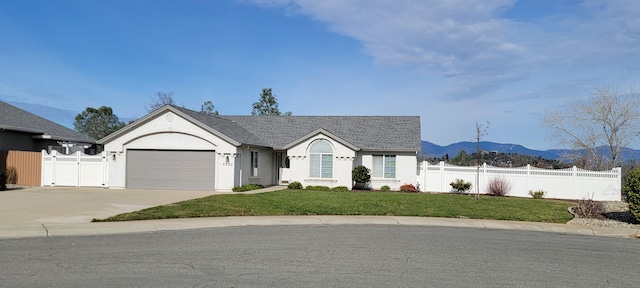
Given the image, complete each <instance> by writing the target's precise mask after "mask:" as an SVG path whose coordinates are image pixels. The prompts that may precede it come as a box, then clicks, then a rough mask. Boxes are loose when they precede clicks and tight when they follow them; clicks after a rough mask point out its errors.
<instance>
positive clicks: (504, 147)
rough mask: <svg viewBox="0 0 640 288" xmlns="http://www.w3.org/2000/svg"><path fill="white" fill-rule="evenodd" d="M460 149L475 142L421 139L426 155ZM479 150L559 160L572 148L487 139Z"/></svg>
mask: <svg viewBox="0 0 640 288" xmlns="http://www.w3.org/2000/svg"><path fill="white" fill-rule="evenodd" d="M599 149H600V150H601V151H602V153H604V154H607V152H608V151H607V149H606V147H604V146H603V147H600V148H599ZM461 150H464V151H465V152H467V153H469V154H472V153H475V152H476V143H475V142H467V141H465V142H458V143H453V144H449V145H447V146H440V145H436V144H433V143H431V142H429V141H422V153H421V154H423V155H425V156H426V157H436V158H440V157H443V156H444V155H446V154H449V157H450V158H452V157H455V156H456V155H457V154H458V153H459V152H460V151H461ZM480 150H482V151H489V152H493V151H495V152H498V153H506V154H509V153H511V154H519V155H529V156H534V157H542V158H544V159H549V160H559V159H560V156H562V154H565V153H567V152H571V151H572V150H568V149H549V150H545V151H541V150H534V149H529V148H527V147H524V146H522V145H518V144H503V143H495V142H489V141H481V142H480ZM621 158H622V159H621V160H622V161H626V160H636V161H637V160H640V150H634V149H626V150H625V151H624V152H623V153H622V154H621Z"/></svg>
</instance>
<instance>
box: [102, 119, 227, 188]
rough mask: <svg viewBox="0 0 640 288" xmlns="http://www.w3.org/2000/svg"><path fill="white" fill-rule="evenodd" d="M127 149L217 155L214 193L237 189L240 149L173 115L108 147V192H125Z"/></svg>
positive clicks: (144, 125) (149, 123)
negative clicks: (235, 180)
mask: <svg viewBox="0 0 640 288" xmlns="http://www.w3.org/2000/svg"><path fill="white" fill-rule="evenodd" d="M133 125H136V124H133ZM127 149H158V150H213V151H216V155H217V158H216V167H215V174H216V175H215V176H214V177H215V178H216V179H215V189H216V190H223V191H227V190H229V191H230V190H231V189H232V188H233V186H234V170H235V169H234V167H235V166H236V165H237V164H236V163H235V161H236V158H237V157H236V154H237V151H238V148H237V147H236V146H234V145H232V144H230V143H228V142H226V141H225V140H223V139H221V138H219V137H217V136H215V135H213V134H212V133H210V132H209V131H206V130H204V129H202V128H200V127H199V126H197V125H195V124H193V123H191V122H189V121H187V120H186V119H184V118H182V117H179V116H178V115H176V114H174V113H173V112H171V111H167V112H165V113H162V114H159V115H156V117H154V118H152V119H147V120H146V121H145V122H144V123H141V124H140V126H137V127H135V129H133V130H130V131H128V132H127V133H125V134H123V135H120V137H117V138H115V139H111V141H110V142H108V143H105V145H104V151H105V152H107V155H108V159H109V183H108V185H109V188H125V183H126V179H125V177H126V163H127V161H126V160H127V159H126V155H127V153H126V151H127ZM114 155H115V157H114ZM226 156H229V159H230V162H229V163H226V162H225V160H226Z"/></svg>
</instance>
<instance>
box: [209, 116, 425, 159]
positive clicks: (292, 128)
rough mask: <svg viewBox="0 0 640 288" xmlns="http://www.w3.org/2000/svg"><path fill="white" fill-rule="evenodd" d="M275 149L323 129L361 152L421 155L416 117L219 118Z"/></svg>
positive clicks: (418, 119) (417, 119)
mask: <svg viewBox="0 0 640 288" xmlns="http://www.w3.org/2000/svg"><path fill="white" fill-rule="evenodd" d="M220 117H222V118H225V119H229V120H232V121H234V122H236V123H238V124H239V125H240V126H242V127H244V128H245V129H247V130H248V131H250V132H251V133H253V134H254V135H257V136H258V137H260V138H261V139H262V140H263V141H264V142H265V143H268V145H269V146H270V147H273V148H274V149H280V148H283V147H285V146H287V145H288V144H290V143H293V142H296V141H298V140H299V139H301V138H303V137H305V136H306V135H307V134H309V133H310V132H313V131H316V130H318V129H324V130H326V131H328V132H330V133H332V134H333V135H335V136H337V137H340V138H341V139H342V140H344V141H347V142H348V143H350V144H352V145H354V146H356V147H359V148H360V149H362V150H403V151H420V145H421V140H420V117H419V116H258V115H253V116H220Z"/></svg>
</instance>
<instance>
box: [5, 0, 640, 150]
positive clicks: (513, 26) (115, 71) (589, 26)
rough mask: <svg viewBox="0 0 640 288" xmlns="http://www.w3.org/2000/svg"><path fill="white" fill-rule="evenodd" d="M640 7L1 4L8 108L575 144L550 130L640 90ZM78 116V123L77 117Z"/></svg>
mask: <svg viewBox="0 0 640 288" xmlns="http://www.w3.org/2000/svg"><path fill="white" fill-rule="evenodd" d="M638 15H640V1H636V0H629V1H614V0H587V1H555V0H539V1H533V0H531V1H514V0H478V1H473V0H466V1H463V0H451V1H427V0H413V1H412V0H396V1H386V0H384V1H383V0H323V1H315V0H308V1H304V0H242V1H241V0H219V1H204V0H202V1H190V0H182V1H166V0H154V1H151V0H148V1H142V0H128V1H117V0H114V1H97V0H95V1H90V0H78V1H64V0H59V1H44V0H41V1H33V0H6V1H1V2H0V39H2V41H1V42H0V43H2V44H1V45H0V100H2V101H8V102H11V103H13V104H14V105H15V104H16V103H18V104H20V105H22V106H23V107H30V108H33V107H36V106H34V105H40V107H41V108H42V106H44V107H47V108H54V109H60V110H53V111H58V112H60V111H61V110H63V112H64V111H66V112H67V113H66V114H65V113H63V112H60V113H59V115H66V116H64V117H66V118H64V117H63V118H64V119H62V118H60V117H62V116H60V117H58V118H56V117H53V116H52V118H56V119H55V121H58V122H60V123H63V124H65V125H67V126H72V124H71V123H72V122H73V119H72V118H73V115H75V114H77V113H80V112H81V111H82V110H84V109H85V108H86V107H99V106H102V105H106V106H110V107H112V108H113V109H114V112H115V113H116V114H117V115H118V116H119V117H120V118H123V119H133V118H139V117H142V116H144V115H145V114H146V110H145V105H148V104H150V103H151V102H152V98H153V97H154V95H155V94H156V92H159V91H164V92H173V93H174V99H175V100H176V101H177V102H178V104H180V105H184V106H185V107H187V108H192V109H194V110H199V109H200V106H201V105H202V103H203V102H205V101H207V100H211V101H212V102H213V103H214V105H215V107H216V109H217V110H218V111H219V112H220V113H221V114H229V115H247V114H250V112H251V104H252V103H253V102H256V101H257V100H258V98H259V94H260V92H261V89H262V88H266V87H270V88H272V89H273V91H274V94H275V95H276V97H277V99H278V101H279V103H280V110H281V111H283V112H284V111H291V112H292V113H293V114H294V115H418V116H421V119H422V139H423V140H427V141H431V142H434V143H436V144H440V145H446V144H450V143H453V142H459V141H471V140H472V139H473V138H474V130H475V123H476V122H479V123H485V122H486V121H489V122H490V123H491V125H490V128H489V130H488V132H489V134H488V135H487V136H486V137H485V140H487V141H494V142H501V143H517V144H522V145H525V146H527V147H529V148H534V149H550V148H559V147H558V145H557V143H556V142H555V141H553V139H549V137H548V135H549V134H550V133H548V131H546V130H545V129H544V128H543V127H542V126H541V125H540V120H541V117H542V115H543V114H544V111H545V109H554V108H555V107H558V106H559V105H562V104H565V103H567V102H568V101H569V100H570V99H572V97H578V98H579V97H586V96H587V95H588V92H589V90H590V89H593V88H595V87H603V86H604V87H620V88H625V89H628V88H632V87H636V86H639V85H638V84H639V83H638V82H639V81H640V80H639V79H640V77H638V76H640V72H639V68H638V67H640V66H639V65H638V64H640V63H639V62H640V57H639V56H640V49H638V47H640V45H638V44H640V18H638ZM68 115H71V116H70V117H69V116H68Z"/></svg>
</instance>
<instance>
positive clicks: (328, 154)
mask: <svg viewBox="0 0 640 288" xmlns="http://www.w3.org/2000/svg"><path fill="white" fill-rule="evenodd" d="M319 141H322V142H325V143H327V144H329V146H330V147H331V153H326V152H311V148H312V147H313V145H315V144H316V143H318V142H319ZM334 150H335V149H334V148H333V145H331V142H329V141H327V140H324V139H319V140H317V141H314V142H313V143H312V144H311V145H309V152H308V153H309V178H311V179H315V180H324V179H326V180H331V179H333V172H334V170H335V169H334V167H335V165H334V159H333V151H334ZM311 155H319V156H320V159H319V163H318V164H319V170H318V171H319V172H320V176H313V175H311V164H313V163H312V160H311V158H312V157H311ZM323 156H330V157H331V175H330V176H329V177H322V168H323V167H322V158H323Z"/></svg>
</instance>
